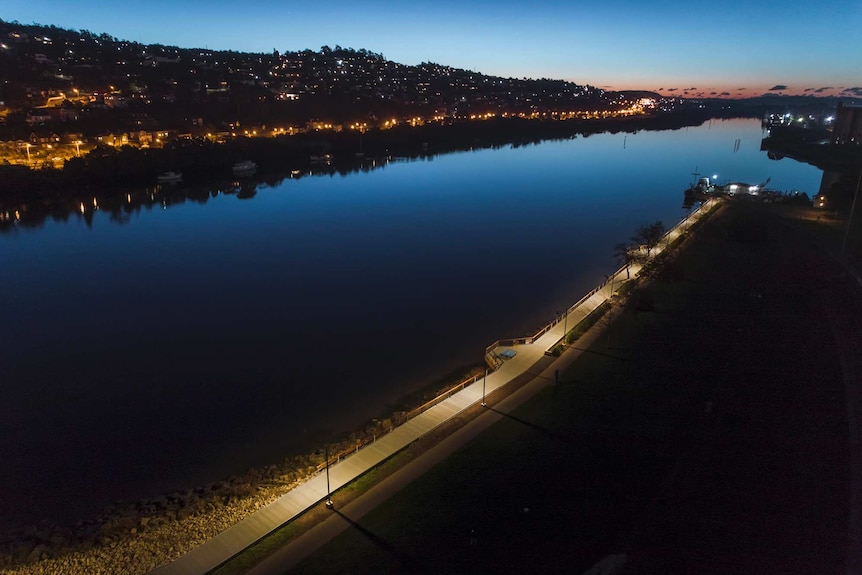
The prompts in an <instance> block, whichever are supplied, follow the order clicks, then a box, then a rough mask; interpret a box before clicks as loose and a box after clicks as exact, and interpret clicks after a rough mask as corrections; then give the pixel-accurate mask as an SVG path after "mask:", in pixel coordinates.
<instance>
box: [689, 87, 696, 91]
mask: <svg viewBox="0 0 862 575" xmlns="http://www.w3.org/2000/svg"><path fill="white" fill-rule="evenodd" d="M689 90H697V88H695V87H694V86H692V87H691V88H689Z"/></svg>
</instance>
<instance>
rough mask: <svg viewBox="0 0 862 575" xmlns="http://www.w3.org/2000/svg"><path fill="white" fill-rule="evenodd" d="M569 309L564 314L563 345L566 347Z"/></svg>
mask: <svg viewBox="0 0 862 575" xmlns="http://www.w3.org/2000/svg"><path fill="white" fill-rule="evenodd" d="M568 324H569V308H566V311H564V312H563V345H566V333H567V332H568V329H567V328H568V327H569V325H568Z"/></svg>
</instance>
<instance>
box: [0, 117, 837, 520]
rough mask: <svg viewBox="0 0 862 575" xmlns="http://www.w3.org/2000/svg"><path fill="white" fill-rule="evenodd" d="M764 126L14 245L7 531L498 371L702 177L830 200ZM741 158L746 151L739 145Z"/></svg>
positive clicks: (351, 183) (5, 257)
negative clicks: (502, 349)
mask: <svg viewBox="0 0 862 575" xmlns="http://www.w3.org/2000/svg"><path fill="white" fill-rule="evenodd" d="M761 137H762V133H761V129H760V124H759V122H757V121H751V120H733V121H713V122H710V123H707V124H704V125H703V126H700V127H697V128H688V129H683V130H675V131H665V132H640V133H637V134H616V135H610V134H602V135H594V136H590V137H589V138H578V139H574V140H567V141H552V142H545V143H542V144H540V145H534V146H527V147H521V148H517V149H498V150H476V151H473V152H467V153H458V154H450V155H444V156H437V157H434V158H432V159H427V160H421V161H412V162H395V163H390V164H388V165H386V167H385V168H383V169H377V170H372V171H370V172H357V173H353V174H350V175H348V176H338V175H335V176H318V177H304V178H301V179H298V180H290V179H288V180H285V181H284V182H282V183H281V184H279V185H278V186H275V187H270V188H266V187H264V188H262V189H259V190H258V192H257V194H256V196H255V197H254V198H253V199H247V200H240V199H238V198H237V197H236V196H235V195H217V196H216V197H214V198H211V199H209V200H208V201H207V202H205V203H198V202H185V203H182V204H180V205H171V206H167V208H166V209H149V210H138V211H135V212H133V213H131V214H130V216H129V217H128V218H127V219H126V221H125V223H123V224H122V225H121V224H119V223H117V221H114V219H112V218H111V217H110V215H109V214H107V213H105V212H103V211H97V212H95V214H92V215H91V216H90V217H89V218H88V219H87V218H83V217H76V216H72V217H69V218H67V219H65V220H62V219H60V220H57V221H54V220H49V221H47V222H46V223H45V225H43V226H41V227H39V228H37V229H24V228H19V229H16V230H15V231H13V232H12V233H6V234H3V235H0V269H2V273H3V276H2V277H3V281H2V298H0V313H2V317H3V321H2V324H0V342H2V347H0V370H2V371H0V376H2V377H0V389H2V393H3V397H4V400H3V403H2V407H0V426H2V434H0V456H2V460H3V465H2V466H0V509H2V512H0V517H2V518H3V519H2V522H3V523H2V524H0V528H6V527H9V526H12V525H18V524H23V523H27V522H36V521H38V520H42V519H51V520H53V519H69V518H72V517H75V516H79V515H89V514H93V513H95V512H97V511H98V510H100V509H101V507H102V506H104V505H105V504H107V503H109V502H111V501H114V500H127V499H139V498H143V497H147V496H153V495H157V494H159V493H161V492H164V491H167V490H171V489H175V488H183V487H187V486H192V485H197V484H203V483H206V482H208V481H211V480H216V479H220V478H223V477H224V476H226V475H229V474H231V473H235V472H239V471H242V470H244V469H246V468H248V467H249V466H256V465H262V464H266V463H268V462H273V461H278V460H280V459H281V458H282V457H283V456H284V455H287V454H289V453H291V452H292V451H293V450H296V449H298V448H300V447H302V446H304V445H306V444H308V443H309V442H315V441H320V440H321V438H323V437H327V436H331V435H332V434H334V433H338V432H343V431H346V430H350V429H352V428H353V427H355V426H356V425H359V424H360V423H362V422H364V421H367V420H368V419H370V418H371V417H375V416H378V415H380V413H381V410H382V409H383V407H384V406H386V405H387V404H388V403H390V402H392V401H394V400H395V399H397V398H398V397H400V396H402V395H403V394H405V393H407V392H409V391H411V390H413V389H416V388H418V387H420V386H422V385H423V384H425V383H426V382H428V381H429V379H431V378H433V377H434V376H435V375H439V374H441V373H444V372H446V371H447V370H448V369H450V368H452V367H454V366H458V365H462V364H464V363H479V362H481V359H482V353H483V350H484V348H485V346H486V345H487V344H489V343H490V342H492V341H494V340H496V339H498V338H503V337H514V336H521V335H527V334H529V333H532V332H533V330H535V329H536V328H538V327H540V326H541V325H543V324H544V323H546V322H547V321H548V320H549V319H551V318H552V317H553V316H554V314H555V312H556V311H558V310H562V309H564V308H565V306H566V305H567V304H570V303H573V302H574V301H575V300H577V299H579V298H580V296H581V295H582V294H583V293H585V292H586V291H588V290H589V289H591V288H592V287H593V286H595V285H596V284H598V283H600V282H601V281H602V280H603V278H604V275H605V274H607V273H609V272H610V271H611V270H612V269H613V268H614V262H613V261H612V257H611V256H612V253H613V246H614V244H616V243H618V242H620V241H625V240H626V239H628V238H629V236H631V235H632V233H633V232H634V231H635V230H636V228H637V227H638V226H639V225H642V224H646V223H650V222H653V221H655V220H661V221H662V222H664V223H665V225H667V226H670V225H673V224H674V223H675V222H676V221H678V220H679V219H680V218H681V217H683V216H684V211H683V210H682V209H681V204H682V191H683V190H684V189H685V187H687V185H688V184H689V183H690V182H691V181H692V180H693V176H692V173H693V172H694V171H695V170H696V169H697V171H698V172H703V174H702V175H709V176H712V175H714V174H715V175H718V179H719V181H725V180H731V181H747V182H750V183H760V182H762V181H764V180H766V179H767V178H771V181H770V184H769V185H770V187H772V188H777V189H781V190H792V189H798V190H802V191H805V192H807V193H809V195H812V194H814V193H816V191H817V188H818V185H819V183H820V177H821V173H820V171H819V170H817V169H815V168H813V167H811V166H808V165H804V164H799V163H796V162H794V161H792V160H789V159H785V160H781V161H777V162H776V161H771V160H769V159H768V158H767V157H766V153H765V152H761V151H760V150H759V146H760V139H761ZM737 141H738V142H737Z"/></svg>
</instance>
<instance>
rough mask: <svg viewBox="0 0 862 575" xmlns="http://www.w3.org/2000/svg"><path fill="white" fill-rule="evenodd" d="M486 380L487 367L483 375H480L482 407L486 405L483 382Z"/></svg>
mask: <svg viewBox="0 0 862 575" xmlns="http://www.w3.org/2000/svg"><path fill="white" fill-rule="evenodd" d="M487 380H488V368H487V367H486V368H485V375H484V376H483V377H482V407H486V406H487V404H486V403H485V382H486V381H487Z"/></svg>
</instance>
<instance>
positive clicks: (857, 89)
mask: <svg viewBox="0 0 862 575" xmlns="http://www.w3.org/2000/svg"><path fill="white" fill-rule="evenodd" d="M841 93H842V94H853V95H854V96H862V87H859V86H857V87H855V88H845V89H844V90H843V91H842V92H841Z"/></svg>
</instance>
